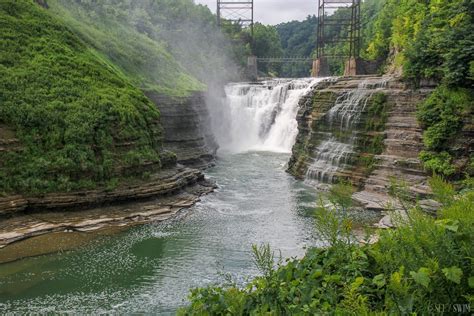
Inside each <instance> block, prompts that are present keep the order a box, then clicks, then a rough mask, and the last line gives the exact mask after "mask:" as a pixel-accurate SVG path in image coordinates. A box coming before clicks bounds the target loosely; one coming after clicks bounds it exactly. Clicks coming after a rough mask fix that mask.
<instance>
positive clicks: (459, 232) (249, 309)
mask: <svg viewBox="0 0 474 316" xmlns="http://www.w3.org/2000/svg"><path fill="white" fill-rule="evenodd" d="M431 184H432V185H433V191H434V192H435V193H436V194H435V195H436V196H437V197H438V198H440V199H441V200H442V202H443V208H442V209H440V210H439V212H438V214H437V218H434V217H431V216H428V215H426V214H424V213H423V212H421V211H420V210H419V209H417V208H416V207H415V206H413V207H412V208H411V210H410V216H408V217H406V218H399V219H398V222H399V225H400V227H399V228H398V229H396V230H385V231H382V232H380V238H379V241H378V242H377V243H375V244H373V245H367V244H363V245H358V244H357V243H355V242H354V239H345V238H344V239H339V241H338V242H336V243H333V244H332V246H330V247H328V248H326V249H320V248H312V249H309V250H308V252H307V253H306V256H305V257H304V258H303V259H291V260H287V262H286V264H285V265H282V264H280V265H279V266H278V268H277V269H275V270H274V271H273V272H272V273H267V274H266V276H263V277H258V278H256V279H255V280H254V281H252V282H250V283H249V284H248V285H246V286H245V287H243V288H239V287H237V286H236V285H235V284H230V285H227V286H224V287H219V286H213V287H209V288H203V289H195V290H193V291H192V293H191V295H190V300H191V304H190V305H189V306H188V307H186V308H184V309H182V310H181V311H180V314H182V315H222V314H225V315H261V314H268V315H295V314H301V315H315V314H317V315H319V314H335V315H367V314H397V315H400V314H412V313H414V314H420V315H427V314H433V313H436V312H438V313H439V309H443V311H444V313H448V314H449V313H454V312H455V309H458V308H464V310H465V311H466V309H467V306H469V304H471V303H472V302H473V301H474V297H473V288H474V277H473V273H474V271H473V267H474V264H473V258H472V254H473V253H474V193H473V192H468V193H466V194H463V195H459V196H454V194H455V193H454V190H453V189H452V187H451V186H449V185H448V184H446V183H444V182H443V181H441V180H440V179H439V178H438V179H435V180H433V181H431ZM339 224H340V225H343V226H344V225H345V227H347V225H346V223H345V222H344V221H341V222H339ZM340 225H336V228H330V230H333V231H334V230H335V229H336V230H339V231H347V230H346V229H344V228H342V227H341V226H340ZM330 226H331V225H329V226H328V227H330ZM341 229H342V230H341ZM330 235H331V234H330Z"/></svg>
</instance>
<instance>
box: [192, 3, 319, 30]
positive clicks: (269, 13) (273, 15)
mask: <svg viewBox="0 0 474 316" xmlns="http://www.w3.org/2000/svg"><path fill="white" fill-rule="evenodd" d="M194 2H196V3H200V4H205V5H207V6H208V7H209V8H210V9H211V11H212V12H214V13H215V12H216V6H217V1H216V0H194ZM254 6H255V8H254V15H255V21H256V22H261V23H263V24H278V23H281V22H288V21H292V20H300V21H301V20H304V19H306V17H307V16H308V15H313V14H317V1H315V0H255V1H254Z"/></svg>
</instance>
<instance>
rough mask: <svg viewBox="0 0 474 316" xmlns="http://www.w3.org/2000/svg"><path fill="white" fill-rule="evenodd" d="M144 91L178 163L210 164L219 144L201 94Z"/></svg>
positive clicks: (196, 165)
mask: <svg viewBox="0 0 474 316" xmlns="http://www.w3.org/2000/svg"><path fill="white" fill-rule="evenodd" d="M146 94H147V96H148V97H149V98H150V99H151V100H152V101H153V102H154V103H155V104H156V106H157V107H158V109H159V110H160V113H161V125H162V126H163V131H164V139H163V145H164V147H165V149H167V150H169V151H172V152H174V153H176V155H177V158H178V163H181V164H184V165H186V166H191V167H194V168H200V169H202V168H206V167H209V166H211V165H213V164H214V156H215V153H216V151H217V147H218V146H217V143H216V142H215V140H214V136H213V134H212V130H211V122H210V117H209V112H208V111H207V107H206V101H205V96H204V94H203V93H195V94H193V95H192V96H191V97H168V96H164V95H158V94H156V93H152V92H148V93H146Z"/></svg>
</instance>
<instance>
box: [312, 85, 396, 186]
mask: <svg viewBox="0 0 474 316" xmlns="http://www.w3.org/2000/svg"><path fill="white" fill-rule="evenodd" d="M387 81H388V79H387V78H380V79H375V80H374V79H372V80H364V81H363V82H361V83H360V84H359V86H358V88H357V89H355V90H351V91H348V92H346V93H344V94H342V95H341V96H340V97H339V98H337V100H336V102H335V104H334V106H333V107H332V108H331V109H330V110H329V111H328V112H327V114H326V120H327V124H328V125H329V126H330V127H331V128H333V129H339V132H340V133H339V134H341V135H344V136H343V137H341V136H339V137H338V136H336V135H330V136H329V137H328V139H325V140H322V142H321V143H320V145H319V146H318V147H316V149H315V150H314V153H313V157H314V161H313V163H312V164H311V165H310V166H309V168H308V170H307V171H306V177H305V178H306V180H307V182H309V183H311V184H315V185H317V186H319V185H320V184H321V183H334V182H335V181H336V180H337V173H338V172H340V171H341V170H343V169H346V168H347V166H348V164H350V162H351V158H352V157H353V156H354V146H355V141H356V133H355V127H356V125H357V124H358V123H359V121H360V118H361V115H362V113H363V112H364V110H365V108H366V106H367V102H368V101H369V99H370V97H371V96H372V95H373V94H374V93H375V92H376V91H377V90H379V89H382V88H384V87H385V86H386V84H387ZM336 124H339V126H335V125H336Z"/></svg>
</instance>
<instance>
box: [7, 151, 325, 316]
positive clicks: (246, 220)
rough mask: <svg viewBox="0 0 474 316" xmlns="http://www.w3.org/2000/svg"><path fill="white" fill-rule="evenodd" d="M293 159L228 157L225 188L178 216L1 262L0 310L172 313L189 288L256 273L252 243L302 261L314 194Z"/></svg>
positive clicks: (310, 240)
mask: <svg viewBox="0 0 474 316" xmlns="http://www.w3.org/2000/svg"><path fill="white" fill-rule="evenodd" d="M288 159H289V154H283V153H270V152H248V153H241V154H221V156H220V157H219V161H218V164H217V166H216V167H214V168H212V169H210V170H208V171H207V172H206V173H207V176H208V177H209V178H211V179H214V180H215V181H216V182H217V184H218V186H219V188H218V189H217V190H216V192H214V193H212V194H210V195H207V196H205V197H203V198H202V201H201V202H199V203H198V204H197V205H195V206H194V207H192V208H191V209H188V210H186V211H184V212H183V213H182V214H180V216H178V218H175V219H173V220H169V221H166V222H162V223H151V224H148V225H143V226H139V227H133V228H130V229H128V230H126V231H124V232H121V233H118V234H115V235H112V236H107V237H99V238H97V239H95V240H94V241H92V242H90V243H89V244H88V245H87V246H84V247H81V248H79V249H76V250H74V251H68V252H62V253H55V254H50V255H44V256H38V257H33V258H26V259H22V260H19V261H16V262H12V263H7V264H2V265H0V312H2V313H5V312H32V313H57V312H70V313H81V314H82V313H93V314H98V313H147V314H174V312H175V311H176V309H177V308H179V307H180V306H182V305H184V304H186V297H187V295H188V294H189V290H190V289H191V288H193V287H197V286H205V285H208V284H212V283H216V282H223V280H224V274H226V275H231V276H232V277H233V278H234V280H236V281H237V282H238V283H241V284H243V283H245V282H246V280H247V279H248V278H249V277H251V276H255V275H256V274H257V273H258V271H257V270H256V268H255V267H254V265H253V262H252V254H251V246H252V244H261V243H270V245H271V246H272V248H273V249H274V250H275V251H277V252H278V251H281V253H282V256H283V257H292V256H302V255H303V254H304V248H305V246H310V245H314V244H315V243H316V237H315V232H314V227H313V219H312V216H311V215H312V210H313V209H314V207H315V205H316V199H317V194H316V192H315V191H314V190H313V189H311V188H310V187H308V186H306V185H305V184H304V183H302V182H300V181H297V180H295V179H294V178H293V177H291V176H290V175H288V174H287V173H286V172H285V168H286V162H287V161H288Z"/></svg>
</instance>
